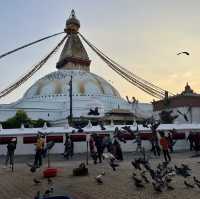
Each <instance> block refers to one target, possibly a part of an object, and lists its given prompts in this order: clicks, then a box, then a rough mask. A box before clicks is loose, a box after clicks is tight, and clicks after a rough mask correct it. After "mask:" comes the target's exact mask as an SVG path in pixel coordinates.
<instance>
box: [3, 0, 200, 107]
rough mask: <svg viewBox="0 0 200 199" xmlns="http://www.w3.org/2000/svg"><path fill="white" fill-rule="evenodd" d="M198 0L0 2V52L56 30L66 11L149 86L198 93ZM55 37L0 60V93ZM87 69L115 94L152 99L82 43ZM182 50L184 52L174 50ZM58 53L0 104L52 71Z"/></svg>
mask: <svg viewBox="0 0 200 199" xmlns="http://www.w3.org/2000/svg"><path fill="white" fill-rule="evenodd" d="M199 8H200V1H199V0H191V1H188V0H168V1H165V0H151V1H150V0H101V1H98V0H96V1H95V0H42V1H41V0H6V1H3V0H0V54H3V53H5V52H7V51H9V50H12V49H14V48H16V47H18V46H20V45H23V44H25V43H28V42H31V41H34V40H37V39H39V38H41V37H44V36H47V35H50V34H54V33H57V32H60V31H63V29H64V27H65V22H66V19H67V18H68V17H69V15H70V12H71V9H75V12H76V16H77V18H78V19H79V20H80V22H81V28H80V32H81V33H82V34H83V35H84V36H85V37H86V38H87V39H88V40H89V41H91V42H92V43H93V44H95V46H96V47H98V48H100V49H102V51H103V52H104V53H105V54H106V55H108V56H109V57H110V58H112V59H114V60H115V61H116V62H118V63H119V64H120V65H122V66H123V67H125V68H127V69H128V70H130V71H131V72H133V73H135V74H136V75H138V76H140V77H142V78H144V79H146V80H147V81H150V82H152V83H153V84H155V85H157V86H159V87H161V88H163V89H165V90H169V91H171V92H172V93H174V94H176V93H180V92H181V91H182V90H183V89H184V86H185V85H186V82H188V83H189V84H190V86H191V87H192V88H193V90H194V91H195V92H197V93H200V81H199V77H200V68H199V66H200V58H199V55H198V53H200V26H199V22H200V13H199ZM62 37H63V35H62V36H57V37H54V38H51V39H49V40H47V41H44V42H41V43H39V44H37V45H34V46H32V47H29V48H26V49H24V50H21V51H19V52H17V53H15V54H13V55H9V56H7V57H5V58H3V59H1V60H0V90H3V89H4V88H6V87H7V86H8V85H9V84H11V83H13V82H14V81H16V80H17V79H18V78H19V77H20V76H21V75H22V74H24V73H25V72H26V71H28V70H29V69H30V68H31V67H32V66H33V65H34V64H36V63H38V62H39V61H40V60H41V59H42V58H43V57H44V56H45V55H47V54H48V52H50V51H51V49H52V48H54V47H55V46H56V44H57V43H58V42H59V41H60V40H61V39H62ZM84 45H85V47H86V49H87V52H88V55H89V57H90V59H91V60H92V63H91V67H90V68H91V72H93V73H95V74H97V75H99V76H101V77H103V78H104V79H106V80H107V81H109V82H110V83H111V84H112V85H113V86H114V87H115V88H116V89H117V90H118V91H119V93H120V94H121V96H122V97H125V96H129V97H132V96H134V97H136V99H138V100H139V101H140V102H152V101H153V99H154V98H153V97H151V96H149V95H148V94H146V93H144V92H143V91H141V90H139V89H138V88H136V87H134V86H133V85H131V84H130V83H128V82H126V81H125V80H124V79H122V77H120V76H119V75H118V74H115V73H114V72H112V71H111V69H109V68H108V66H106V64H104V63H103V62H102V61H101V60H100V59H99V58H98V57H97V56H96V55H95V54H94V52H92V51H91V50H90V49H88V47H87V46H86V44H84ZM180 51H188V52H189V53H190V56H186V55H179V56H178V55H177V53H178V52H180ZM59 53H60V51H59V52H57V54H56V55H55V56H54V57H53V58H51V59H50V60H49V61H48V62H47V63H46V64H45V66H44V67H43V68H42V69H41V70H40V71H38V72H37V73H36V74H35V75H34V76H33V77H32V78H31V79H29V80H28V81H27V82H26V83H25V84H23V85H22V86H21V87H20V88H18V89H17V90H16V91H14V92H13V93H11V94H9V95H8V96H6V97H4V98H1V99H0V104H3V103H11V102H14V101H16V100H17V99H20V98H21V97H22V96H23V94H24V93H25V92H26V90H27V89H28V88H29V87H30V86H31V85H32V84H34V83H35V82H36V81H37V80H38V79H40V78H41V77H43V76H44V75H46V74H48V73H50V72H52V71H55V70H56V67H55V66H56V62H57V60H58V58H59Z"/></svg>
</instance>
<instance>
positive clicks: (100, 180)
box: [95, 174, 103, 184]
mask: <svg viewBox="0 0 200 199" xmlns="http://www.w3.org/2000/svg"><path fill="white" fill-rule="evenodd" d="M95 179H96V182H97V183H98V184H103V180H102V175H101V174H100V175H98V176H96V178H95Z"/></svg>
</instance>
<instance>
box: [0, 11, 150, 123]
mask: <svg viewBox="0 0 200 199" xmlns="http://www.w3.org/2000/svg"><path fill="white" fill-rule="evenodd" d="M79 28H80V21H79V20H78V19H77V18H76V16H75V13H74V11H72V12H71V15H70V17H69V19H68V20H67V21H66V27H65V32H66V34H67V35H68V37H67V41H66V43H65V45H64V48H63V50H62V52H61V55H60V58H59V60H58V62H57V65H56V68H57V71H55V72H52V73H50V74H47V75H46V76H44V77H43V78H41V79H39V80H38V81H37V82H36V83H34V84H33V85H32V86H31V87H30V88H29V89H28V90H27V91H26V93H25V94H24V96H23V97H22V98H21V99H19V100H18V101H16V102H14V103H11V104H3V105H0V121H5V120H7V119H8V118H10V117H12V116H14V115H15V113H16V111H17V110H19V109H22V110H24V111H25V112H26V113H27V114H28V116H29V117H30V118H31V119H39V118H41V119H44V120H47V121H49V122H50V123H51V124H52V125H53V126H62V125H64V124H65V122H66V119H67V118H68V117H69V115H70V105H71V106H72V115H73V118H88V117H96V118H104V119H106V116H107V115H109V116H108V117H109V118H110V119H112V117H111V115H112V114H111V113H113V112H114V113H115V115H116V114H117V113H118V112H119V114H121V118H122V119H125V118H126V117H124V115H126V116H127V115H128V117H129V118H131V119H134V117H140V118H147V117H150V116H151V115H152V105H151V104H146V103H135V104H130V103H128V102H127V101H126V100H125V99H123V98H122V97H121V96H120V94H119V92H118V91H117V90H116V89H115V88H114V87H113V86H112V85H111V84H110V83H108V82H107V81H106V80H104V79H103V78H102V77H100V76H98V75H96V74H94V73H91V72H90V64H91V60H90V59H89V57H88V54H87V52H86V50H85V48H84V46H83V44H82V42H81V40H80V38H79V36H78V34H77V33H78V31H79ZM70 80H71V83H72V87H71V88H72V92H71V99H72V100H70V86H69V85H70ZM123 114H124V115H123Z"/></svg>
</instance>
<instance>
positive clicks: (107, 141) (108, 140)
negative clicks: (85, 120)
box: [103, 134, 112, 153]
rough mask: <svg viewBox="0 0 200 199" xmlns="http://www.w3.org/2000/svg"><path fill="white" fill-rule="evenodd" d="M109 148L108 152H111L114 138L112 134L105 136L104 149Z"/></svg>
mask: <svg viewBox="0 0 200 199" xmlns="http://www.w3.org/2000/svg"><path fill="white" fill-rule="evenodd" d="M105 149H107V152H109V153H111V150H112V140H111V138H110V134H108V135H106V136H105V137H104V138H103V151H104V150H105Z"/></svg>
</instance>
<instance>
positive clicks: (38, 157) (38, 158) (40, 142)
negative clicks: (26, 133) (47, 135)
mask: <svg viewBox="0 0 200 199" xmlns="http://www.w3.org/2000/svg"><path fill="white" fill-rule="evenodd" d="M35 146H36V147H35V151H36V152H35V161H34V166H35V167H36V168H39V167H41V166H42V154H43V151H44V139H43V138H42V136H41V135H39V134H38V135H37V141H36V144H35Z"/></svg>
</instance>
